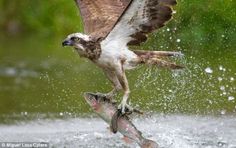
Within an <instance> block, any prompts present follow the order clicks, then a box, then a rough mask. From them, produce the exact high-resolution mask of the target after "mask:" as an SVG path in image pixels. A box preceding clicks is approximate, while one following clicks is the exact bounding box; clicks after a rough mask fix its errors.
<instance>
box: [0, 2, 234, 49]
mask: <svg viewBox="0 0 236 148" xmlns="http://www.w3.org/2000/svg"><path fill="white" fill-rule="evenodd" d="M175 9H176V10H177V13H176V14H175V17H174V20H175V21H172V22H171V24H170V26H171V25H172V26H173V25H174V26H176V27H177V28H178V29H177V32H176V34H175V35H176V36H180V37H181V38H182V39H183V40H186V39H188V42H186V44H189V43H191V44H192V43H202V44H204V43H205V42H207V43H211V44H216V45H224V44H227V45H228V46H234V47H235V44H234V43H235V42H236V35H235V34H236V33H235V32H236V30H235V28H236V27H235V25H236V1H234V0H210V1H205V0H179V1H178V5H177V7H176V8H175ZM0 29H1V32H3V33H4V34H5V35H8V36H11V35H29V34H33V35H35V34H39V35H42V36H45V37H55V36H60V35H62V34H63V35H64V34H68V33H69V32H76V31H82V23H81V19H80V17H79V11H78V10H77V8H76V6H75V4H74V1H73V0H50V1H45V0H44V1H42V0H23V1H19V0H11V1H9V0H1V1H0ZM222 34H224V35H225V36H227V37H228V38H224V39H222V37H221V35H222ZM189 39H192V40H189ZM222 42H223V43H224V44H221V43H222Z"/></svg>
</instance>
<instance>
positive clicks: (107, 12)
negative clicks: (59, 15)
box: [75, 0, 131, 38]
mask: <svg viewBox="0 0 236 148" xmlns="http://www.w3.org/2000/svg"><path fill="white" fill-rule="evenodd" d="M75 2H76V4H77V6H78V7H79V9H80V14H81V16H82V19H83V25H84V31H85V33H86V34H88V35H90V36H92V37H94V38H103V37H106V36H107V34H108V33H109V32H110V31H111V30H112V29H113V27H114V25H115V24H116V22H117V21H118V19H119V18H120V16H121V15H122V14H123V12H124V11H125V9H126V8H127V6H128V5H129V3H130V2H131V0H75Z"/></svg>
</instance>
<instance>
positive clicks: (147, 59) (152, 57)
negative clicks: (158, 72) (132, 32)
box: [134, 50, 184, 69]
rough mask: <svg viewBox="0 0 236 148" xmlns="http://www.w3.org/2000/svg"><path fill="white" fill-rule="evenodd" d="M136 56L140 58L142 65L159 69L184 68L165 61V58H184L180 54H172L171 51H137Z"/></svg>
mask: <svg viewBox="0 0 236 148" xmlns="http://www.w3.org/2000/svg"><path fill="white" fill-rule="evenodd" d="M134 53H135V54H136V55H138V57H139V58H140V60H139V63H140V64H147V65H156V66H158V67H163V68H164V67H166V68H170V69H182V68H184V67H183V66H181V65H177V64H175V63H172V62H169V61H167V60H163V59H162V58H165V57H173V56H183V54H182V53H180V52H171V51H144V50H136V51H134Z"/></svg>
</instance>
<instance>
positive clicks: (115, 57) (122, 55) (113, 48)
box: [97, 41, 138, 69]
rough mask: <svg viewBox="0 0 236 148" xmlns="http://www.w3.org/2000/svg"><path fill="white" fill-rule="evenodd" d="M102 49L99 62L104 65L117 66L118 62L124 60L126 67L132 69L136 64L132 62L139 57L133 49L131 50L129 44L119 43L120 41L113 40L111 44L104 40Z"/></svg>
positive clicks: (108, 66)
mask: <svg viewBox="0 0 236 148" xmlns="http://www.w3.org/2000/svg"><path fill="white" fill-rule="evenodd" d="M106 43H107V42H106ZM101 50H102V52H101V55H100V57H99V59H98V60H97V63H98V64H99V66H102V67H107V68H115V67H116V66H117V64H120V63H121V62H122V61H124V65H123V66H124V68H125V69H132V68H134V67H133V66H134V65H132V64H130V63H133V61H136V60H137V59H138V57H137V55H136V54H135V53H134V52H133V51H130V50H129V49H128V47H127V46H124V45H123V46H122V44H119V41H111V42H109V44H104V43H103V42H102V43H101Z"/></svg>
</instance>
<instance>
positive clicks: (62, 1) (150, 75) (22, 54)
mask: <svg viewBox="0 0 236 148" xmlns="http://www.w3.org/2000/svg"><path fill="white" fill-rule="evenodd" d="M174 9H175V11H176V13H175V14H174V18H173V20H172V21H171V22H169V23H168V24H167V26H165V27H163V28H162V29H160V30H159V31H157V32H155V33H153V34H151V35H150V38H149V40H148V42H147V43H145V44H143V45H142V46H141V48H142V49H145V50H175V51H177V50H178V51H181V52H183V53H184V54H185V57H184V58H182V59H180V60H179V59H174V60H176V61H177V62H178V63H180V64H182V65H185V66H186V69H185V70H183V71H169V70H166V69H157V68H155V67H152V68H150V67H139V68H137V69H135V70H132V71H129V72H127V73H128V79H129V83H130V87H131V100H132V103H133V106H138V107H139V108H141V109H142V110H144V111H146V112H158V113H191V114H227V113H229V114H234V113H235V110H236V98H235V97H236V80H235V79H236V1H234V0H214V1H205V0H179V1H178V5H177V6H176V7H175V8H174ZM82 28H83V26H82V23H81V19H80V17H79V11H78V9H77V7H76V6H75V3H74V1H73V0H50V1H42V0H21V1H18V0H11V1H9V0H0V119H1V120H0V122H8V120H12V119H13V120H18V119H19V120H20V119H23V118H29V117H31V116H34V117H35V116H36V117H37V118H39V117H41V116H43V117H44V116H45V117H51V116H54V115H55V116H57V115H58V116H72V115H76V116H77V115H81V114H84V113H90V112H91V110H90V109H89V106H88V105H87V104H86V103H85V101H84V99H83V97H82V94H83V92H86V91H92V92H96V91H99V92H108V91H109V90H110V89H111V85H110V83H109V82H108V80H107V79H106V78H105V76H104V75H103V73H102V71H101V70H100V69H98V68H97V67H96V66H95V65H94V64H93V63H91V62H90V61H88V60H86V59H81V58H80V57H79V56H78V55H77V54H76V53H75V52H74V51H73V50H72V49H69V48H62V47H61V42H62V40H63V39H64V38H65V37H66V36H67V35H68V34H70V33H73V32H82V31H83V29H82ZM120 98H121V96H118V97H117V100H120Z"/></svg>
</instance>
